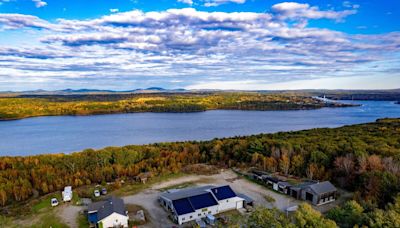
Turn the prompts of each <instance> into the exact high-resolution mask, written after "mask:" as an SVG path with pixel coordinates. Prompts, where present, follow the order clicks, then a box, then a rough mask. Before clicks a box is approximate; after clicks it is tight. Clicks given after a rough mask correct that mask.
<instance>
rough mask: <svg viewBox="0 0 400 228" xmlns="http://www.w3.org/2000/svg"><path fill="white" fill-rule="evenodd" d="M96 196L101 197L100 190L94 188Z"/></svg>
mask: <svg viewBox="0 0 400 228" xmlns="http://www.w3.org/2000/svg"><path fill="white" fill-rule="evenodd" d="M94 196H95V197H99V196H100V191H99V190H97V189H96V190H94Z"/></svg>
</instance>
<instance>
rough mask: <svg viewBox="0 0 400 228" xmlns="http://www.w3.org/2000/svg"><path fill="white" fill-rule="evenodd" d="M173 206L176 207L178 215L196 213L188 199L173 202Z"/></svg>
mask: <svg viewBox="0 0 400 228" xmlns="http://www.w3.org/2000/svg"><path fill="white" fill-rule="evenodd" d="M172 204H173V205H174V208H175V211H176V213H177V214H178V215H184V214H187V213H191V212H194V210H193V208H192V205H190V202H189V200H188V198H183V199H178V200H174V201H172Z"/></svg>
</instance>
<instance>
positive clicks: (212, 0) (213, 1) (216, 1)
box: [204, 0, 246, 7]
mask: <svg viewBox="0 0 400 228" xmlns="http://www.w3.org/2000/svg"><path fill="white" fill-rule="evenodd" d="M245 2H246V0H205V3H204V6H205V7H213V6H219V5H222V4H227V3H237V4H243V3H245Z"/></svg>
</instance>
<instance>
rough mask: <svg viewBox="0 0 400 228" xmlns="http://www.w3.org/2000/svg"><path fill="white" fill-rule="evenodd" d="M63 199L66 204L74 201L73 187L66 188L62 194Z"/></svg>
mask: <svg viewBox="0 0 400 228" xmlns="http://www.w3.org/2000/svg"><path fill="white" fill-rule="evenodd" d="M62 198H63V201H64V202H67V201H71V200H72V187H71V186H66V187H64V191H63V192H62Z"/></svg>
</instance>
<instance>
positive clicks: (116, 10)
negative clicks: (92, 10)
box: [110, 9, 119, 13]
mask: <svg viewBox="0 0 400 228" xmlns="http://www.w3.org/2000/svg"><path fill="white" fill-rule="evenodd" d="M118 11H119V9H110V12H111V13H117V12H118Z"/></svg>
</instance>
